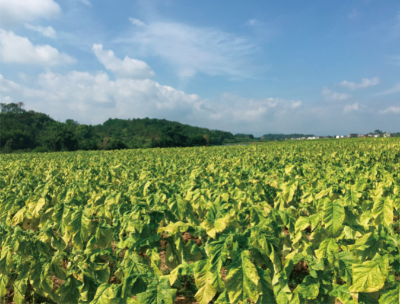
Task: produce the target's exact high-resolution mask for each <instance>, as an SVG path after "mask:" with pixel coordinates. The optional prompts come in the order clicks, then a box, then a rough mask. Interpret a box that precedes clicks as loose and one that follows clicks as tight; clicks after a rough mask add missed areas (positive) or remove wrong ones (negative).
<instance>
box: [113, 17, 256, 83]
mask: <svg viewBox="0 0 400 304" xmlns="http://www.w3.org/2000/svg"><path fill="white" fill-rule="evenodd" d="M116 42H121V43H124V44H125V43H129V44H131V45H133V46H134V47H136V48H137V49H138V50H140V51H141V52H143V53H144V54H145V55H153V56H159V57H161V58H163V59H165V60H166V61H168V62H169V63H170V64H171V65H172V66H173V67H174V68H175V69H176V70H177V72H178V75H179V76H180V77H182V78H185V77H191V76H193V75H195V74H196V73H198V72H200V73H204V74H208V75H212V76H216V75H228V76H230V77H233V78H246V77H251V76H253V74H254V72H255V70H256V67H255V66H253V65H252V64H251V62H250V57H251V56H250V55H252V54H254V52H255V50H256V47H255V46H254V45H252V44H251V43H250V42H249V41H247V40H246V39H244V38H240V37H238V36H236V35H233V34H229V33H225V32H222V31H219V30H216V29H213V28H199V27H193V26H188V25H185V24H180V23H174V22H154V23H150V24H148V25H146V26H141V27H136V28H135V31H134V32H133V33H132V34H131V35H130V37H127V38H119V39H116Z"/></svg>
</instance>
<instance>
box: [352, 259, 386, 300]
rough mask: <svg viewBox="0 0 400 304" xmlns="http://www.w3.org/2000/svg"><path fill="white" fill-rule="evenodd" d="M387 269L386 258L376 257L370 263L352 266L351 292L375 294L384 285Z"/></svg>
mask: <svg viewBox="0 0 400 304" xmlns="http://www.w3.org/2000/svg"><path fill="white" fill-rule="evenodd" d="M388 268H389V259H388V258H387V256H384V257H379V256H378V255H377V257H376V258H374V259H373V260H372V261H366V262H364V263H362V264H355V265H353V285H352V286H350V291H351V292H375V291H378V290H380V289H381V288H382V287H383V286H384V285H385V280H386V274H387V271H388Z"/></svg>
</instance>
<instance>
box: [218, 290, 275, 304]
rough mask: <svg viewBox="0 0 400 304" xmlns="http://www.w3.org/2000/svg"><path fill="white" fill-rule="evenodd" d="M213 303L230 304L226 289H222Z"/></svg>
mask: <svg viewBox="0 0 400 304" xmlns="http://www.w3.org/2000/svg"><path fill="white" fill-rule="evenodd" d="M266 303H269V302H266ZM215 304H230V302H229V297H228V293H227V292H226V291H224V292H223V293H221V294H220V295H219V297H218V299H217V301H215Z"/></svg>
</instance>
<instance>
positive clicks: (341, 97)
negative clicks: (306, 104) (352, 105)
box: [322, 87, 351, 101]
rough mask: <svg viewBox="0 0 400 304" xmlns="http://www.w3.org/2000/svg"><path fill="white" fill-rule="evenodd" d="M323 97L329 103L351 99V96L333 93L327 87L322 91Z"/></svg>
mask: <svg viewBox="0 0 400 304" xmlns="http://www.w3.org/2000/svg"><path fill="white" fill-rule="evenodd" d="M322 95H323V96H324V99H325V100H328V101H340V100H346V99H349V98H350V97H351V95H348V94H344V93H337V92H333V91H331V90H329V89H328V88H326V87H325V88H323V89H322Z"/></svg>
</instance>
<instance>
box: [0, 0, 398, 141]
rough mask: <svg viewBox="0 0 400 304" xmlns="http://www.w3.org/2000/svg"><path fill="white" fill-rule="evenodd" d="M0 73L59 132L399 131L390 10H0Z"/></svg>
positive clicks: (93, 4)
mask: <svg viewBox="0 0 400 304" xmlns="http://www.w3.org/2000/svg"><path fill="white" fill-rule="evenodd" d="M0 75H1V76H0V102H5V103H8V102H18V101H23V102H24V103H25V108H26V109H28V110H30V109H32V110H36V111H42V112H45V113H48V114H49V115H50V116H52V117H54V118H55V119H58V120H60V121H65V120H66V119H68V118H72V119H75V120H77V121H79V122H80V123H87V124H98V123H102V122H104V121H105V120H106V119H108V118H110V117H111V118H137V117H150V118H153V117H154V118H166V119H170V120H176V121H180V122H183V123H189V124H192V125H197V126H202V127H208V128H213V129H222V130H227V131H231V132H233V133H237V132H241V133H253V134H255V135H262V134H265V133H295V132H297V133H313V134H316V135H328V134H330V135H334V134H348V133H350V132H358V133H365V132H370V131H373V130H375V129H378V128H379V129H381V130H386V131H391V132H394V131H400V99H399V98H400V2H399V1H395V0H380V1H377V0H349V1H337V0H336V1H331V0H326V1H285V0H283V1H255V0H247V1H233V0H230V1H227V0H219V1H209V0H205V1H189V0H185V1H183V0H182V1H175V0H163V1H161V0H160V1H153V0H145V1H125V0H115V1H105V0H98V1H93V0H64V1H59V0H13V1H9V0H0Z"/></svg>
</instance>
